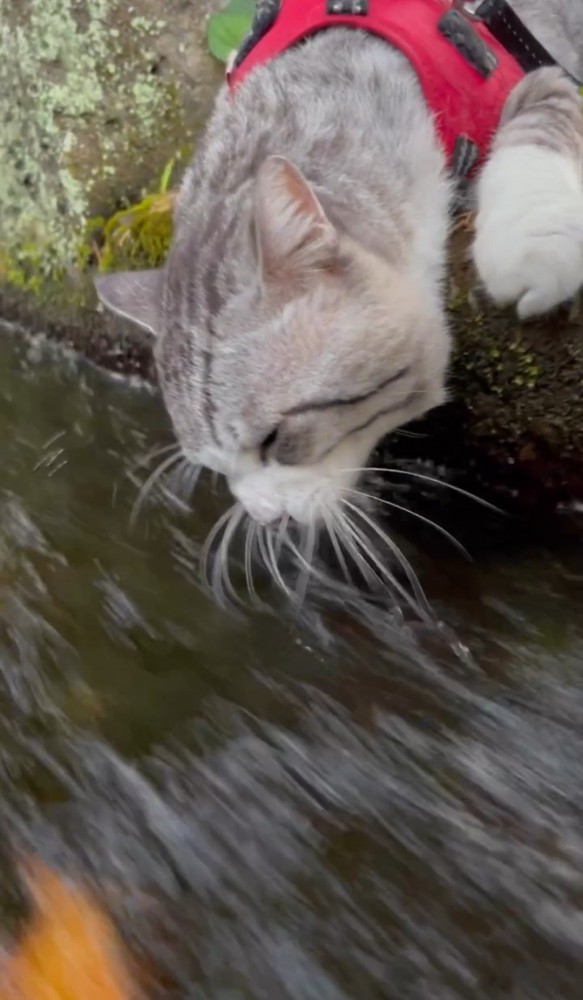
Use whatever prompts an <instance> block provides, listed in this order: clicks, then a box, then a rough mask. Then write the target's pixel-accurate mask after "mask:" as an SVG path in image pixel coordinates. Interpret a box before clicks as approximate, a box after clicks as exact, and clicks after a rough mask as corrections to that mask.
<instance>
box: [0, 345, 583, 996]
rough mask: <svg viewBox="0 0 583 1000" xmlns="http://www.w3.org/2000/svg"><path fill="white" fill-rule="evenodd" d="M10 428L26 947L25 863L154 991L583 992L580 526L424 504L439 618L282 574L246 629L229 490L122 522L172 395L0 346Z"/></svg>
mask: <svg viewBox="0 0 583 1000" xmlns="http://www.w3.org/2000/svg"><path fill="white" fill-rule="evenodd" d="M0 437H1V444H2V451H1V456H2V458H1V464H0V823H1V831H0V851H1V859H2V864H1V865H0V915H1V923H2V927H3V929H4V932H5V933H6V934H7V935H8V934H10V933H11V932H12V931H13V930H14V927H15V926H16V924H17V922H18V919H19V917H20V915H21V913H22V907H23V899H22V890H21V886H20V883H19V880H18V876H17V866H16V858H17V857H18V855H19V854H20V853H21V852H24V853H28V852H34V853H36V854H40V855H41V856H42V857H43V858H44V859H46V860H47V861H48V862H50V863H51V864H52V865H54V866H56V867H57V868H58V869H60V870H62V871H65V872H67V873H73V874H77V875H82V876H83V877H85V878H88V879H91V880H94V881H95V883H96V884H97V885H98V886H99V891H100V894H101V898H102V899H103V900H104V901H105V903H106V905H107V906H108V908H109V910H110V912H111V913H112V914H113V916H114V918H115V920H116V921H117V923H118V926H119V927H120V929H121V931H122V933H123V936H124V939H125V941H126V942H127V944H128V947H129V948H130V950H131V952H132V954H133V955H134V956H135V957H136V959H137V965H138V966H139V968H140V969H141V970H142V975H143V976H144V977H145V980H146V983H147V986H146V993H147V997H150V998H154V997H167V998H174V997H176V998H187V997H188V998H197V1000H198V998H213V1000H239V998H240V1000H243V998H253V1000H256V998H257V1000H260V998H265V1000H267V998H269V1000H271V998H282V1000H288V998H289V1000H291V998H294V1000H311V998H314V1000H341V998H342V1000H344V998H358V1000H361V998H362V1000H369V998H370V1000H374V998H389V1000H408V998H411V1000H462V998H472V1000H473V998H476V1000H478V998H479V1000H483V998H488V1000H498V998H512V1000H538V998H540V1000H550V998H553V997H557V998H564V1000H570V998H573V1000H574V998H576V997H577V998H578V997H580V996H581V993H582V989H583V659H582V658H583V622H582V621H581V603H582V602H581V598H582V595H583V550H582V546H581V544H580V543H579V541H578V540H577V536H576V535H573V537H572V538H570V539H567V540H565V539H564V538H562V539H558V538H556V539H552V540H549V538H547V539H544V538H541V537H538V538H537V537H533V535H532V533H531V534H530V536H529V535H528V533H527V532H526V531H525V530H523V528H522V527H521V526H519V525H518V524H517V523H514V522H512V523H510V522H509V520H508V519H501V518H498V517H497V516H496V515H494V514H492V513H489V512H488V511H486V510H484V509H483V508H481V507H478V506H475V505H472V504H470V503H469V502H466V501H463V502H462V501H461V500H459V502H458V501H456V503H455V504H453V503H452V501H451V500H449V501H447V500H446V499H445V497H446V493H445V491H438V492H437V493H436V495H435V497H433V498H429V503H428V501H427V497H425V498H423V497H422V496H421V494H420V493H418V491H417V490H416V488H413V487H409V492H408V494H407V502H408V503H410V504H411V506H413V507H414V506H415V505H416V504H418V505H419V507H418V509H420V510H424V511H425V512H426V513H427V512H428V511H432V513H433V515H434V516H435V517H436V518H437V519H438V520H439V519H443V520H444V521H445V522H447V523H448V527H449V528H450V529H451V530H453V531H454V533H456V534H458V535H460V536H461V537H462V538H463V540H464V542H465V544H466V546H467V547H468V549H469V550H470V552H471V553H472V554H473V555H474V557H475V558H474V562H473V563H467V562H465V561H464V560H463V559H462V558H461V557H460V556H459V555H458V554H456V553H455V552H453V551H450V550H449V549H448V548H447V546H446V544H445V542H444V543H443V545H442V544H441V543H440V541H439V536H437V538H436V542H435V544H434V543H433V542H432V541H431V534H430V532H429V530H427V531H425V530H423V532H421V533H420V531H419V529H420V528H421V526H422V525H421V523H420V522H415V521H410V522H409V523H408V524H407V522H406V519H405V520H404V522H403V524H402V525H400V526H399V530H400V531H401V533H404V536H405V543H406V544H408V546H409V554H410V555H411V557H412V559H413V561H414V563H415V565H416V567H417V568H418V569H419V571H420V574H421V576H422V579H423V582H424V584H425V587H426V589H427V591H428V594H429V597H430V599H431V601H432V604H433V606H434V608H435V610H436V614H437V616H438V618H439V619H440V620H441V621H442V622H443V623H445V624H444V626H443V627H441V628H438V627H432V626H424V627H420V626H414V625H413V624H412V623H411V622H410V621H409V622H408V621H407V620H406V617H407V616H400V615H399V614H398V613H397V612H396V611H395V609H394V608H391V606H390V605H389V604H387V603H386V602H385V603H384V604H383V598H382V596H379V595H377V596H376V597H375V599H374V600H373V599H368V600H365V598H364V596H362V595H360V596H359V594H358V593H357V592H356V591H354V592H351V591H350V590H349V589H348V588H346V587H345V588H344V589H342V588H340V586H338V587H334V586H333V585H330V586H327V585H324V584H323V583H317V584H315V585H314V586H312V587H311V588H310V591H309V593H308V595H307V598H306V602H305V606H304V608H303V610H302V611H301V613H300V614H299V615H298V614H297V613H295V612H293V611H292V609H291V607H290V605H289V604H288V602H286V601H285V600H283V599H282V598H281V597H278V596H277V594H276V592H275V591H274V590H273V588H271V589H270V587H269V585H268V583H267V582H266V581H264V580H261V579H260V578H258V589H259V590H260V596H261V597H262V598H263V600H264V602H265V604H266V607H265V608H250V609H249V610H246V611H243V612H242V613H240V614H234V613H233V612H232V611H230V610H223V609H221V608H220V607H219V606H217V604H216V603H215V602H213V600H212V599H211V598H210V597H209V596H208V594H207V593H206V592H205V590H204V588H202V587H201V584H200V582H199V576H198V556H199V553H200V547H201V543H202V541H203V539H204V536H205V535H206V533H207V531H208V530H209V528H210V527H211V525H212V523H213V522H214V520H215V519H216V517H217V516H218V514H219V513H220V512H221V511H222V510H223V509H224V508H225V504H226V501H225V498H224V497H223V496H221V495H220V493H218V494H216V493H214V492H213V489H212V484H209V483H207V482H203V483H202V485H201V486H200V488H199V490H198V492H197V494H196V503H195V505H194V510H192V511H189V510H188V509H186V507H185V506H184V505H183V504H181V503H179V502H178V501H177V500H176V499H173V497H172V495H171V493H170V492H169V491H168V489H165V488H161V489H158V490H157V491H154V493H153V496H152V498H151V499H150V500H148V501H147V502H146V503H145V504H144V507H143V510H142V512H141V514H140V516H139V518H138V519H137V523H136V525H135V527H134V528H131V527H130V523H129V522H130V515H131V510H132V505H133V504H134V501H135V499H136V492H137V487H138V485H139V481H140V480H141V479H143V478H144V475H145V470H144V469H143V468H141V469H140V468H139V469H138V470H137V471H136V469H135V465H136V461H138V460H139V459H140V457H141V456H143V455H144V454H145V453H147V452H148V451H149V450H150V449H152V448H154V447H156V446H157V445H161V444H164V443H165V442H166V441H168V440H169V439H170V438H169V430H168V427H167V424H166V420H165V417H164V414H163V411H162V407H161V404H160V402H159V400H158V398H157V397H156V395H155V394H153V393H152V392H151V391H150V390H148V389H146V388H143V387H141V388H140V387H135V386H134V387H130V386H128V385H127V384H125V383H123V382H116V381H113V380H111V379H110V378H109V377H107V376H105V375H103V374H101V373H99V372H96V371H94V370H93V369H91V368H90V367H88V366H87V365H85V364H83V363H81V362H78V361H75V360H73V359H69V358H66V357H64V356H63V355H62V354H59V353H55V351H53V350H52V349H49V348H48V347H46V346H43V345H42V344H38V343H37V344H35V345H30V344H28V345H25V344H23V343H22V342H17V341H15V340H14V339H13V338H12V337H10V336H8V335H2V336H0ZM398 488H399V489H401V488H402V485H401V486H400V487H397V485H396V484H395V486H394V489H395V490H397V489H398ZM399 496H402V494H399ZM423 503H425V506H422V504H423ZM389 523H390V522H389ZM519 529H520V530H519ZM80 1000H82V998H80Z"/></svg>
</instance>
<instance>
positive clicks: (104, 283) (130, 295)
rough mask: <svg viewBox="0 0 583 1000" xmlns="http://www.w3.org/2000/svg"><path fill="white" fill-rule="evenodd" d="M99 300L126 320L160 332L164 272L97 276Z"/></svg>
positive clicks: (151, 331) (118, 273)
mask: <svg viewBox="0 0 583 1000" xmlns="http://www.w3.org/2000/svg"><path fill="white" fill-rule="evenodd" d="M94 284H95V290H96V292H97V295H98V296H99V300H100V302H102V303H103V305H104V306H105V307H106V308H107V309H110V310H111V311H112V312H114V313H117V315H118V316H124V317H125V319H129V320H131V321H132V322H133V323H137V325H138V326H141V327H143V328H144V329H145V330H149V332H150V333H154V334H155V333H157V332H158V327H159V323H160V294H161V286H162V271H161V270H159V269H158V270H152V271H118V272H116V273H114V274H102V275H99V277H97V278H95V279H94Z"/></svg>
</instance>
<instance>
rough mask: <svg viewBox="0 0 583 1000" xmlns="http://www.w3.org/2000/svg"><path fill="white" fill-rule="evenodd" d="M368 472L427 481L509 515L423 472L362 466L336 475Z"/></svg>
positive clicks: (488, 508)
mask: <svg viewBox="0 0 583 1000" xmlns="http://www.w3.org/2000/svg"><path fill="white" fill-rule="evenodd" d="M367 472H378V473H383V472H386V473H387V474H389V475H393V476H409V477H410V478H411V479H420V480H425V482H428V483H432V484H433V485H434V486H443V488H444V489H446V490H451V491H452V492H453V493H457V494H458V495H459V496H463V497H466V498H467V499H468V500H473V501H474V503H477V504H479V505H480V506H481V507H485V508H486V509H487V510H491V511H493V512H494V513H495V514H501V515H502V517H506V516H507V514H506V512H505V511H503V510H502V509H501V508H500V507H496V505H495V504H493V503H490V501H489V500H484V499H483V498H482V497H479V496H477V494H475V493H471V492H470V491H469V490H464V489H462V487H461V486H454V484H453V483H448V482H446V481H445V480H444V479H437V478H436V476H428V475H426V474H425V473H423V472H412V471H411V470H410V469H393V468H390V467H387V466H385V467H383V468H380V467H374V466H362V467H361V468H355V469H337V470H336V472H335V473H334V474H335V475H344V474H351V473H354V474H357V473H362V474H366V473H367Z"/></svg>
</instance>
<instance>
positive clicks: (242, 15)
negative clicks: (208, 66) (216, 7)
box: [207, 0, 255, 63]
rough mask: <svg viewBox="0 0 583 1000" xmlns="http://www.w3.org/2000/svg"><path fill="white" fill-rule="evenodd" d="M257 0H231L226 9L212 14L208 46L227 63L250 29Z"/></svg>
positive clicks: (217, 57)
mask: <svg viewBox="0 0 583 1000" xmlns="http://www.w3.org/2000/svg"><path fill="white" fill-rule="evenodd" d="M254 12H255V0H229V3H228V4H227V6H226V7H225V8H224V10H222V11H219V13H218V14H212V15H211V17H210V18H209V23H208V29H207V40H208V47H209V49H210V52H211V54H212V55H213V56H214V57H215V59H218V60H219V61H220V62H223V63H226V62H227V60H228V58H229V56H230V54H231V52H232V51H233V49H238V48H239V46H240V44H241V42H242V41H243V38H244V37H245V35H246V34H247V32H248V31H249V30H250V28H251V25H252V23H253V14H254Z"/></svg>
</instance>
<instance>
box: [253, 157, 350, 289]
mask: <svg viewBox="0 0 583 1000" xmlns="http://www.w3.org/2000/svg"><path fill="white" fill-rule="evenodd" d="M255 222H256V230H257V242H258V248H259V258H260V262H261V267H262V270H263V275H264V278H265V279H266V280H267V281H269V279H282V278H283V279H289V278H290V277H293V276H294V275H297V276H301V275H302V274H306V273H309V272H310V271H316V270H318V271H321V270H325V269H327V268H331V267H332V266H333V264H334V262H335V260H336V257H337V252H338V234H337V232H336V230H335V228H334V226H333V225H332V223H331V222H330V221H329V219H328V218H327V217H326V214H325V212H324V209H323V208H322V206H321V204H320V202H319V201H318V198H317V197H316V195H315V194H314V192H313V190H312V188H311V187H310V185H309V183H308V181H307V180H306V179H305V177H304V176H303V174H302V173H301V172H300V171H299V170H298V169H297V167H295V166H294V165H293V163H290V161H289V160H286V159H285V157H283V156H269V157H268V158H267V159H266V160H265V162H264V163H263V164H262V166H261V167H260V169H259V174H258V177H257V188H256V201H255Z"/></svg>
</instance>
